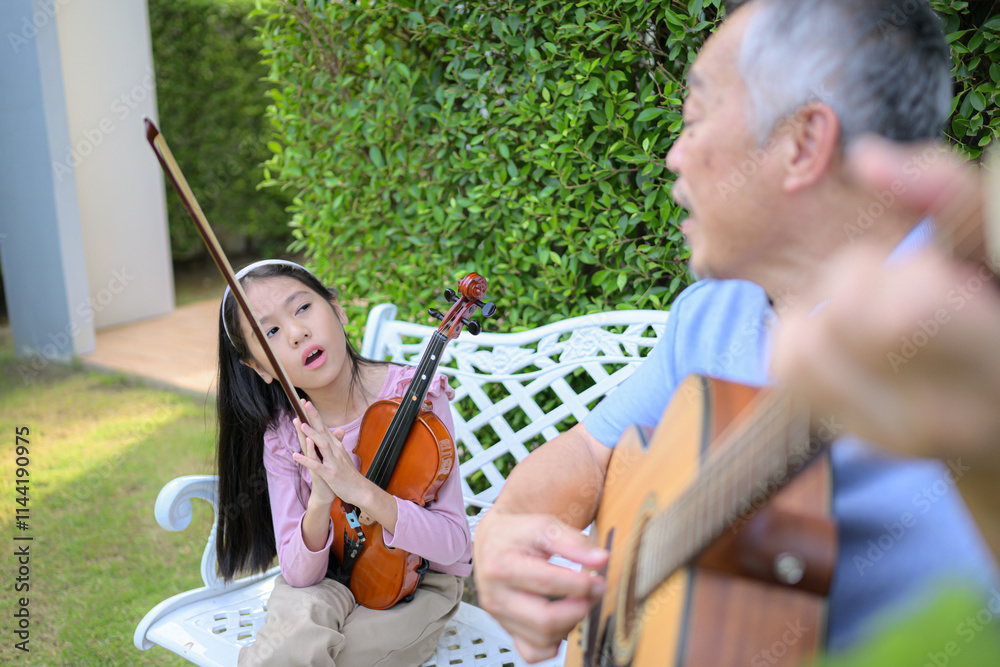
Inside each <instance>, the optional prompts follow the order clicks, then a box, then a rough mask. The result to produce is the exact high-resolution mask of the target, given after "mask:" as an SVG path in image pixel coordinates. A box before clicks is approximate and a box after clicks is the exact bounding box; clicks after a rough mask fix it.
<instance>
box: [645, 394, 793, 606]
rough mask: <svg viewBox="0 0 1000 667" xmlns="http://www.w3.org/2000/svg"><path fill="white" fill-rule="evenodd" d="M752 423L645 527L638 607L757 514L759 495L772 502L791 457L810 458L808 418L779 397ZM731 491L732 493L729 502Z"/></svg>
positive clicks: (770, 397)
mask: <svg viewBox="0 0 1000 667" xmlns="http://www.w3.org/2000/svg"><path fill="white" fill-rule="evenodd" d="M752 419H753V420H752V422H751V423H750V424H749V426H747V427H745V428H743V429H741V431H737V432H732V433H730V434H729V435H728V436H727V434H726V433H723V436H727V437H726V439H725V441H724V443H723V444H722V445H721V446H720V447H719V448H717V449H716V450H715V451H714V452H713V454H712V455H711V456H710V457H709V459H708V460H707V461H706V462H705V464H704V465H703V466H702V468H701V471H700V473H699V476H698V478H697V479H696V480H695V481H694V482H692V483H691V484H690V485H689V486H688V488H687V489H685V490H684V492H682V493H681V494H680V496H679V497H678V498H677V500H676V501H675V502H674V503H673V504H672V505H671V506H670V507H669V508H668V509H667V510H666V511H664V512H663V513H661V514H660V515H658V516H656V517H654V518H652V519H650V521H649V522H648V523H647V527H646V528H645V529H644V531H643V533H644V535H643V536H642V542H641V543H640V545H639V555H638V562H637V565H638V571H637V578H636V599H637V600H638V601H642V600H643V599H645V598H646V597H648V595H650V594H651V593H652V592H653V590H655V589H656V588H657V587H658V586H659V585H660V583H662V581H663V580H664V579H666V577H668V576H670V575H671V574H672V573H673V572H675V571H676V570H677V569H679V568H680V567H681V566H682V565H683V564H684V563H686V562H688V561H689V560H690V559H691V558H692V557H693V556H694V555H695V554H697V553H699V552H700V551H701V550H703V549H704V548H705V547H706V546H707V545H708V544H709V543H710V542H711V541H712V540H714V539H715V538H716V537H718V535H719V534H721V532H722V529H723V527H724V524H725V521H726V519H727V518H728V517H730V516H733V517H736V516H738V517H740V518H743V516H744V515H745V514H746V513H747V511H748V510H749V509H752V508H753V503H752V502H751V500H752V498H753V495H754V492H755V491H758V490H759V491H760V492H761V494H762V498H761V502H763V501H764V500H766V499H768V498H770V497H771V496H773V495H774V493H776V492H777V490H778V488H779V486H780V485H779V484H778V483H777V482H776V481H774V483H772V484H768V483H767V481H768V478H777V477H778V475H779V473H782V472H785V473H787V472H788V469H789V467H790V461H791V456H792V454H800V455H803V456H807V455H808V452H807V449H808V445H809V443H808V422H807V417H806V415H805V414H804V413H803V412H802V411H801V410H798V409H795V406H793V405H792V402H791V401H790V400H789V398H787V397H785V396H784V395H783V394H781V393H780V392H769V393H768V394H767V395H765V396H764V397H763V398H762V399H761V400H760V406H759V407H758V409H757V414H756V415H755V416H754V417H753V418H752ZM803 435H805V437H802V436H803ZM767 463H769V465H767ZM740 470H743V471H744V472H743V474H739V472H740ZM772 481H773V479H772ZM741 485H742V488H739V487H740V486H741ZM727 491H732V492H733V495H732V498H731V499H728V498H727ZM727 499H728V502H727ZM720 501H721V502H720ZM709 502H711V503H712V504H711V505H709V504H708V503H709ZM741 507H743V510H742V511H739V512H737V510H740V509H741Z"/></svg>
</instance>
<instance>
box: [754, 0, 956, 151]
mask: <svg viewBox="0 0 1000 667" xmlns="http://www.w3.org/2000/svg"><path fill="white" fill-rule="evenodd" d="M745 4H753V5H755V6H759V11H758V12H757V13H756V15H755V16H753V17H751V21H750V23H749V24H748V25H747V29H746V33H745V35H744V38H743V44H742V46H741V49H740V55H739V69H740V75H741V76H742V78H743V81H744V83H745V84H746V87H747V90H748V93H749V96H750V103H751V105H752V107H751V109H750V127H751V129H752V130H753V131H754V133H755V134H756V136H757V140H758V141H759V142H760V144H761V145H763V144H764V143H765V142H766V141H767V139H768V137H770V135H771V133H772V132H773V131H774V129H775V127H776V126H777V124H778V122H779V121H781V119H783V118H785V117H787V116H788V115H789V114H792V113H793V112H795V111H796V110H797V109H799V108H800V107H802V106H803V105H805V104H809V103H810V102H824V103H826V104H828V105H829V106H830V107H831V108H832V109H833V110H834V112H836V114H837V118H838V119H839V120H840V126H841V136H840V141H841V145H842V146H846V145H847V144H848V143H849V142H850V141H851V140H852V139H854V138H856V137H857V136H859V135H861V134H864V133H868V132H873V133H876V134H880V135H882V136H884V137H886V138H889V139H894V140H898V141H912V140H917V139H930V138H935V137H939V136H940V135H941V132H942V130H943V128H944V125H945V123H946V122H947V121H948V116H949V115H950V113H951V103H952V81H951V51H950V49H949V48H948V44H947V42H946V40H945V37H944V33H943V31H942V28H941V22H940V20H939V19H938V17H937V15H936V14H935V13H934V12H933V10H932V9H931V8H930V6H929V5H928V3H927V1H926V0H752V2H749V3H745Z"/></svg>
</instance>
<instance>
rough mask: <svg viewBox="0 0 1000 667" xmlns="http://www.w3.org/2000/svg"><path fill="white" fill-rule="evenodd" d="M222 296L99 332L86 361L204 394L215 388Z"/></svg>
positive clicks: (107, 368)
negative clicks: (94, 349)
mask: <svg viewBox="0 0 1000 667" xmlns="http://www.w3.org/2000/svg"><path fill="white" fill-rule="evenodd" d="M219 304H220V301H219V300H216V299H210V300H207V301H199V302H196V303H192V304H188V305H185V306H180V307H179V308H176V309H174V312H172V313H170V314H169V315H166V316H164V317H157V318H153V319H149V320H143V321H142V322H136V323H134V324H126V325H124V326H120V327H113V328H110V329H102V330H101V331H98V332H97V350H96V351H95V352H93V353H92V354H87V355H83V357H82V361H83V365H84V366H87V367H90V368H98V369H101V370H113V371H121V372H123V373H128V374H129V375H138V376H140V377H143V378H146V379H148V380H151V381H153V382H154V383H156V384H162V385H166V386H170V387H174V388H178V389H183V390H186V391H191V392H194V393H196V394H200V395H204V394H206V393H208V392H210V391H211V392H214V390H215V376H216V372H217V365H216V364H217V359H218V357H217V346H218V337H217V336H218V328H217V327H218V326H219V325H218V317H219Z"/></svg>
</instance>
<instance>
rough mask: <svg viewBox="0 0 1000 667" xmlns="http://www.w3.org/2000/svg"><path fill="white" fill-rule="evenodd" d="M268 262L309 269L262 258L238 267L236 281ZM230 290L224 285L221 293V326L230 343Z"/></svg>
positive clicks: (231, 339)
mask: <svg viewBox="0 0 1000 667" xmlns="http://www.w3.org/2000/svg"><path fill="white" fill-rule="evenodd" d="M268 264H284V265H285V266H294V267H295V268H298V269H302V270H303V271H305V272H306V273H309V269H307V268H305V267H304V266H302V265H301V264H296V263H295V262H289V261H288V260H287V259H262V260H260V261H259V262H254V263H253V264H249V265H247V266H244V267H243V268H242V269H240V271H239V273H237V274H236V280H237V281H238V280H240V279H241V278H243V276H245V275H246V274H248V273H250V272H251V271H253V270H254V269H256V268H260V267H262V266H267V265H268ZM310 275H311V274H310ZM230 291H231V290H230V289H229V285H226V292H225V293H224V294H223V295H222V328H223V329H225V331H226V338H228V339H229V342H230V343H232V342H233V337H232V336H230V335H229V327H228V326H226V299H228V298H229V293H230Z"/></svg>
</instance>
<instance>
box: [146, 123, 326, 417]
mask: <svg viewBox="0 0 1000 667" xmlns="http://www.w3.org/2000/svg"><path fill="white" fill-rule="evenodd" d="M144 120H145V122H146V139H147V141H149V145H150V146H152V147H153V152H154V153H156V158H157V159H158V160H159V161H160V165H161V166H162V167H163V171H165V172H166V174H167V176H169V177H170V182H171V183H173V184H174V189H176V190H177V194H178V195H180V198H181V201H182V202H184V207H185V208H186V209H187V210H188V213H190V214H191V218H192V219H193V220H194V224H195V226H196V227H197V228H198V233H199V234H201V238H202V240H204V241H205V245H206V246H207V247H208V252H209V254H210V255H212V259H213V260H215V265H216V266H217V267H219V271H220V272H222V277H223V278H225V279H226V282H227V283H228V284H229V289H230V290H231V291H232V293H233V296H234V297H235V298H236V303H238V304H239V306H240V309H241V310H242V311H243V315H244V316H246V318H247V321H248V322H250V328H251V329H252V330H253V333H254V336H256V338H257V341H258V342H259V343H260V346H261V348H263V350H264V354H265V355H266V356H267V360H268V361H269V362H270V364H271V368H273V369H274V371H275V374H276V375H277V378H278V382H279V383H280V384H281V388H282V389H283V390H284V392H285V396H287V397H288V400H289V402H290V403H291V404H292V409H293V410H295V414H296V415H297V416H298V418H299V420H300V421H301V422H302V423H303V424H308V423H309V419H308V418H307V417H306V413H305V411H304V410H303V409H302V405H301V404H300V403H299V400H298V399H299V397H298V394H296V393H295V388H294V387H293V386H292V383H291V381H290V380H289V379H288V374H287V373H286V372H285V367H284V366H282V365H281V362H280V361H278V357H276V356H275V355H274V351H273V350H272V349H271V344H270V342H269V341H268V340H267V336H265V335H264V331H263V330H262V329H261V328H260V323H259V322H258V321H257V316H256V315H255V314H254V312H253V308H251V307H250V301H249V300H248V299H247V295H246V292H244V291H243V286H242V285H240V281H239V280H237V279H236V273H235V272H234V271H233V267H232V265H231V264H230V263H229V259H228V258H227V257H226V253H225V252H223V250H222V246H221V245H220V244H219V240H218V239H217V238H215V232H213V231H212V228H211V227H210V226H209V224H208V220H206V219H205V214H204V213H203V212H202V210H201V206H199V205H198V200H197V199H195V196H194V192H192V191H191V186H189V185H188V182H187V179H186V178H184V174H183V172H181V168H180V167H179V166H178V165H177V161H176V160H175V159H174V155H173V153H171V152H170V147H169V146H167V141H166V139H164V138H163V135H162V134H160V130H159V129H158V128H157V127H156V124H155V123H153V121H151V120H150V119H149V118H144Z"/></svg>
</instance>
